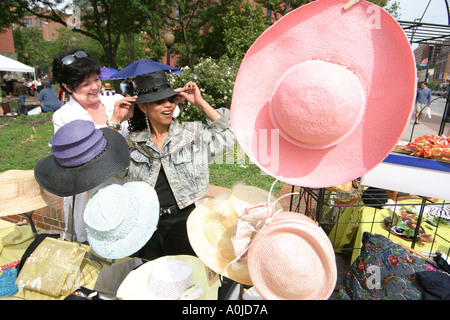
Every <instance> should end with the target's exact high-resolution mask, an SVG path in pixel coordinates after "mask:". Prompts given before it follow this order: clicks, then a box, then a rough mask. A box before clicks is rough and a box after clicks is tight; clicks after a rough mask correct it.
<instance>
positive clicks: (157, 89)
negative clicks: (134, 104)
mask: <svg viewBox="0 0 450 320" xmlns="http://www.w3.org/2000/svg"><path fill="white" fill-rule="evenodd" d="M164 88H170V85H169V84H167V83H164V84H161V85H159V86H154V87H151V88H143V89H141V90H139V91H138V95H141V94H146V93H152V92H158V91H159V90H161V89H164Z"/></svg>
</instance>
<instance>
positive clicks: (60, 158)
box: [34, 120, 130, 197]
mask: <svg viewBox="0 0 450 320" xmlns="http://www.w3.org/2000/svg"><path fill="white" fill-rule="evenodd" d="M50 144H51V145H52V148H51V150H52V155H50V156H48V157H46V158H44V159H41V160H39V161H38V162H37V163H36V165H35V167H34V172H35V178H36V181H37V182H38V183H39V184H40V185H41V187H43V188H44V189H46V190H47V191H49V192H51V193H53V194H56V195H58V196H62V197H67V196H72V195H75V194H78V193H82V192H85V191H87V190H90V189H92V188H94V187H96V186H98V185H100V184H101V183H103V182H104V181H106V180H108V179H109V178H112V177H114V176H115V175H116V174H118V173H120V172H121V171H122V170H124V169H125V168H127V167H128V165H129V163H130V155H129V151H128V145H127V142H126V140H125V138H124V137H123V136H122V135H121V134H120V133H118V132H117V131H114V130H112V129H109V128H102V129H96V128H95V125H94V123H93V122H91V121H85V120H74V121H72V122H70V123H68V124H66V125H64V126H62V127H61V128H60V129H59V130H58V131H57V132H56V133H55V135H54V136H53V138H52V139H51V140H50Z"/></svg>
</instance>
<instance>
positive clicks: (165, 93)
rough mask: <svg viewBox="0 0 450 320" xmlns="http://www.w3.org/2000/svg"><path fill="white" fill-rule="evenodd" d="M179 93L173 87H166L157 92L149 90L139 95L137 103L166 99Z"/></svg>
mask: <svg viewBox="0 0 450 320" xmlns="http://www.w3.org/2000/svg"><path fill="white" fill-rule="evenodd" d="M177 94H178V92H176V91H174V90H173V89H172V88H164V89H162V90H158V91H157V92H149V93H145V94H141V95H139V96H138V97H137V99H136V103H147V102H155V101H158V100H160V99H166V98H169V97H172V96H175V95H177Z"/></svg>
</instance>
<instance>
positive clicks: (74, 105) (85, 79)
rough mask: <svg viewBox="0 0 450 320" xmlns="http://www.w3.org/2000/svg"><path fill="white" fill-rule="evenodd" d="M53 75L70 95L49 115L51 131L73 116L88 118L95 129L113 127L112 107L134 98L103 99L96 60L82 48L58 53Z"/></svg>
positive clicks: (127, 102) (75, 117) (134, 99)
mask: <svg viewBox="0 0 450 320" xmlns="http://www.w3.org/2000/svg"><path fill="white" fill-rule="evenodd" d="M53 74H54V77H55V79H56V81H58V83H59V84H60V86H61V89H62V90H64V91H65V92H66V93H68V94H69V96H70V98H69V101H68V102H67V103H66V104H65V105H63V106H62V107H61V108H60V109H59V110H58V111H56V112H55V113H54V115H53V125H54V128H55V132H56V131H57V130H58V129H59V128H60V127H61V126H63V125H64V124H66V123H69V122H71V121H73V120H75V119H81V120H88V121H92V122H94V123H95V126H96V127H97V128H102V127H105V126H107V125H113V126H115V125H117V123H114V122H115V121H114V120H117V117H116V115H115V114H113V111H114V106H115V105H116V104H117V105H125V106H130V105H132V103H134V101H136V97H127V98H124V97H122V96H117V99H116V100H111V99H106V98H104V96H102V95H101V94H100V93H101V88H102V82H101V79H100V63H99V62H98V61H97V60H96V59H95V58H93V57H92V56H90V55H88V54H87V53H86V52H84V51H82V50H74V51H71V52H63V53H60V54H59V55H58V56H57V57H56V58H55V59H54V60H53ZM124 120H127V119H124ZM122 127H123V130H122V132H121V133H122V134H123V135H126V134H127V131H126V125H124V126H122Z"/></svg>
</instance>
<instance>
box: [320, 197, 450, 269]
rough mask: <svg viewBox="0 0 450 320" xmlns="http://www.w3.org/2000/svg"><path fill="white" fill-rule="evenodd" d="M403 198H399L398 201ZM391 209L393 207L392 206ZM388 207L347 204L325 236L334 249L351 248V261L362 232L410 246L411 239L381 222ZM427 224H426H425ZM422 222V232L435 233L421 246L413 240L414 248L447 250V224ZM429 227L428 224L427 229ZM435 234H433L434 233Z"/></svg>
mask: <svg viewBox="0 0 450 320" xmlns="http://www.w3.org/2000/svg"><path fill="white" fill-rule="evenodd" d="M413 203H416V204H420V203H421V200H420V199H419V200H407V204H413ZM401 204H402V202H401V201H400V202H399V205H401ZM399 209H400V208H399V206H397V207H396V209H395V212H396V213H398V210H399ZM392 210H394V208H392ZM389 216H390V214H389V210H387V209H375V208H372V207H365V206H361V207H357V206H355V207H348V208H346V209H345V210H344V211H343V213H342V215H341V216H340V218H339V220H338V222H337V223H336V225H335V226H334V227H333V229H332V230H331V232H330V234H329V235H328V237H329V238H330V240H331V242H332V243H333V246H334V249H335V251H339V250H341V249H343V248H345V247H347V248H348V247H349V245H350V247H351V248H353V253H352V258H351V261H352V262H353V261H354V260H355V259H356V258H357V257H358V256H359V254H360V252H361V250H360V248H361V246H362V242H361V239H362V235H363V233H364V232H370V233H372V234H380V235H383V236H385V237H388V238H389V239H391V240H392V241H394V242H396V243H399V244H403V245H405V246H408V247H411V241H407V240H404V239H402V238H400V237H398V236H396V235H394V234H392V233H389V231H388V230H387V229H386V228H385V226H384V219H385V218H387V217H389ZM425 225H427V227H425ZM421 226H422V227H423V228H424V230H425V233H426V234H429V235H432V236H433V237H434V243H427V242H423V244H424V245H423V246H421V245H420V244H419V242H417V241H416V243H415V247H414V249H415V250H416V251H419V252H420V251H432V252H436V251H441V252H444V253H447V252H448V250H449V243H450V226H449V225H444V224H440V225H439V227H438V228H437V230H436V228H435V227H433V226H431V225H430V224H428V223H425V222H424V221H422V223H421ZM428 227H431V229H429V228H428ZM435 235H436V236H435Z"/></svg>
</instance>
